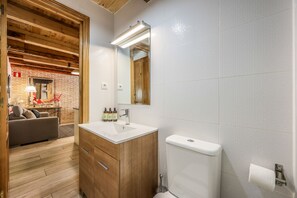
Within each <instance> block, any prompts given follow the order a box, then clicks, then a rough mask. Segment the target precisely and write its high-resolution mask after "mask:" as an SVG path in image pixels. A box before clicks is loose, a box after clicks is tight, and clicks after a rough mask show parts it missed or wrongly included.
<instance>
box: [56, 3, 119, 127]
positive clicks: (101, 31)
mask: <svg viewBox="0 0 297 198" xmlns="http://www.w3.org/2000/svg"><path fill="white" fill-rule="evenodd" d="M57 1H59V2H60V3H63V4H64V5H66V6H68V7H70V8H72V9H74V10H77V11H79V12H81V13H83V14H85V15H87V16H89V17H90V22H91V23H90V30H91V33H90V121H96V120H100V119H101V118H102V112H103V109H104V107H113V106H114V48H113V46H111V45H110V44H109V43H110V42H111V41H112V39H113V18H114V16H113V14H111V13H110V12H108V11H106V10H104V9H102V8H101V7H99V6H98V5H96V4H95V3H93V2H91V1H89V0H57ZM102 82H105V83H107V84H108V89H107V90H101V83H102Z"/></svg>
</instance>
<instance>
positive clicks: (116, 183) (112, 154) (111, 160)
mask: <svg viewBox="0 0 297 198" xmlns="http://www.w3.org/2000/svg"><path fill="white" fill-rule="evenodd" d="M79 138H80V140H79V141H80V145H79V146H80V154H79V155H80V159H79V160H80V161H79V165H80V168H79V170H80V172H79V174H80V175H79V180H80V182H79V185H80V190H81V191H82V192H83V193H84V194H85V195H86V196H87V197H88V198H139V197H141V198H152V197H153V196H154V195H155V191H156V188H157V185H158V132H154V133H151V134H148V135H145V136H142V137H139V138H136V139H133V140H130V141H127V142H124V143H121V144H113V143H111V142H109V141H107V140H105V139H103V138H101V137H99V136H96V135H94V134H92V133H90V132H88V131H86V130H84V129H82V128H80V136H79ZM86 169H87V170H86Z"/></svg>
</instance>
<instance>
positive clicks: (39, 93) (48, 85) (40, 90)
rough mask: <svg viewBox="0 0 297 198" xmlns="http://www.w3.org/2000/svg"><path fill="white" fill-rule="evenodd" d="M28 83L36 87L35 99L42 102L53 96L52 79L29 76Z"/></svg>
mask: <svg viewBox="0 0 297 198" xmlns="http://www.w3.org/2000/svg"><path fill="white" fill-rule="evenodd" d="M29 82H30V85H33V86H34V87H35V88H36V99H40V100H42V101H43V102H47V101H50V100H52V99H53V98H54V92H55V91H54V80H53V79H46V78H36V77H31V78H29Z"/></svg>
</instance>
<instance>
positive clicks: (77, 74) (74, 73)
mask: <svg viewBox="0 0 297 198" xmlns="http://www.w3.org/2000/svg"><path fill="white" fill-rule="evenodd" d="M71 74H72V75H76V76H79V71H77V70H73V71H72V72H71Z"/></svg>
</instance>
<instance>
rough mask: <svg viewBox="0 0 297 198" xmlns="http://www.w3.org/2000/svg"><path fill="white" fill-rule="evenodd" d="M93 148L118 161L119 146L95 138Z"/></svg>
mask: <svg viewBox="0 0 297 198" xmlns="http://www.w3.org/2000/svg"><path fill="white" fill-rule="evenodd" d="M95 146H96V147H97V148H99V149H101V150H102V151H104V152H105V153H107V154H109V155H110V156H112V157H113V158H115V159H117V160H119V159H120V145H119V144H113V143H111V142H109V141H107V140H105V139H103V138H101V137H98V136H96V137H95Z"/></svg>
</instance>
